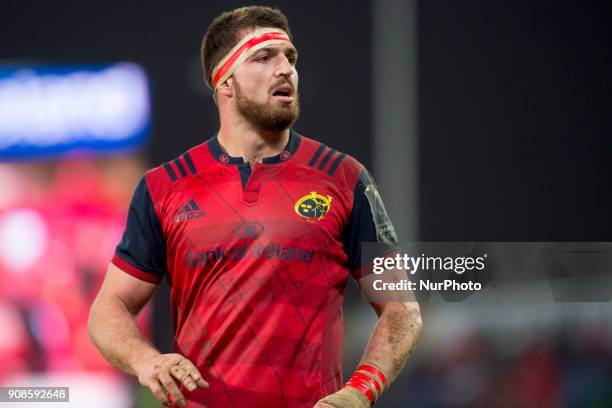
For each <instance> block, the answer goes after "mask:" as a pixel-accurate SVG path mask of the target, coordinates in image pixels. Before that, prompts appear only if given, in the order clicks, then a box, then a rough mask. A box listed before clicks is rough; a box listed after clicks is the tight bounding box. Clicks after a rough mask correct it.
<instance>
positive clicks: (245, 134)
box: [217, 123, 289, 164]
mask: <svg viewBox="0 0 612 408" xmlns="http://www.w3.org/2000/svg"><path fill="white" fill-rule="evenodd" d="M217 137H218V139H219V144H220V145H221V147H223V149H224V150H225V152H226V153H227V154H228V155H230V156H232V157H242V159H243V160H244V161H245V162H248V163H251V164H253V163H256V162H261V161H262V159H263V158H265V157H271V156H275V155H277V154H279V153H280V152H282V150H283V149H284V148H285V146H286V145H287V143H288V141H289V129H285V130H282V131H280V132H275V131H266V130H262V129H256V128H253V126H250V125H249V124H247V123H234V124H232V125H227V126H224V124H223V123H221V127H220V129H219V134H218V136H217Z"/></svg>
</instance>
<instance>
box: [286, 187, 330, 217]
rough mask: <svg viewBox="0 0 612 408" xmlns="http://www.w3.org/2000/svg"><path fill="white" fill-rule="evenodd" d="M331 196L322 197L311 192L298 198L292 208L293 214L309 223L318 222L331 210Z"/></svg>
mask: <svg viewBox="0 0 612 408" xmlns="http://www.w3.org/2000/svg"><path fill="white" fill-rule="evenodd" d="M331 202H332V198H331V196H327V197H326V196H324V195H321V194H317V193H316V192H315V191H312V192H311V193H310V194H307V195H305V196H304V197H302V198H300V199H299V200H298V201H297V202H296V203H295V206H294V207H293V209H294V211H295V213H296V214H297V215H299V216H300V217H302V218H306V219H307V220H309V221H319V220H321V219H323V218H324V217H325V215H326V214H327V213H328V212H329V210H330V208H331Z"/></svg>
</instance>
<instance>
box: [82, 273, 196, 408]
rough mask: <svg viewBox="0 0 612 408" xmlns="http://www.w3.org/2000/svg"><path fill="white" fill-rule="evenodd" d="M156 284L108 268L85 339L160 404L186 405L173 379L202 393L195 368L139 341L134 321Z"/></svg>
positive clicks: (172, 354)
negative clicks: (88, 338)
mask: <svg viewBox="0 0 612 408" xmlns="http://www.w3.org/2000/svg"><path fill="white" fill-rule="evenodd" d="M154 291H155V285H153V284H151V283H147V282H144V281H141V280H140V279H136V278H134V277H132V276H131V275H129V274H127V273H125V272H123V271H122V270H120V269H119V268H117V267H116V266H114V265H113V264H111V265H110V266H109V268H108V272H107V273H106V278H105V279H104V283H103V284H102V288H101V289H100V292H99V293H98V296H97V298H96V300H95V301H94V303H93V305H92V306H91V311H90V313H89V323H88V329H89V337H90V338H91V340H92V341H93V343H94V344H95V345H96V347H97V348H98V350H100V352H101V353H102V355H103V356H104V357H105V358H106V359H107V360H108V361H109V362H110V363H111V364H112V365H114V366H115V367H117V368H119V369H121V370H123V371H125V372H127V373H129V374H132V375H135V376H137V377H138V380H139V381H140V383H141V384H142V385H144V386H146V387H148V388H149V389H150V390H151V392H153V394H154V395H155V397H156V398H157V399H158V400H159V401H160V402H161V403H162V404H163V405H164V406H171V405H172V401H171V399H172V400H174V401H175V402H178V403H179V405H181V406H184V405H185V397H184V396H183V394H182V393H181V391H180V390H179V388H178V387H177V385H176V383H175V380H178V381H179V382H181V383H182V384H183V385H184V386H185V387H186V388H187V389H188V390H189V391H194V390H195V389H196V388H197V387H201V388H207V387H208V383H207V382H206V381H204V379H203V378H202V376H201V374H200V372H199V371H198V369H197V368H196V367H195V365H194V364H193V363H192V362H191V361H189V360H188V359H187V358H185V357H184V356H182V355H180V354H176V353H171V354H161V353H160V352H159V351H157V350H156V349H155V347H153V346H152V345H151V343H149V341H148V340H147V339H146V338H145V337H144V336H143V334H142V332H141V331H140V329H139V328H138V326H137V325H136V322H135V320H134V319H135V317H136V316H137V315H138V313H139V312H140V310H141V309H142V307H143V306H144V305H145V304H146V303H147V302H148V301H149V300H150V299H151V296H152V295H153V292H154Z"/></svg>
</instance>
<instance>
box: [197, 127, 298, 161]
mask: <svg viewBox="0 0 612 408" xmlns="http://www.w3.org/2000/svg"><path fill="white" fill-rule="evenodd" d="M299 146H300V135H299V134H298V133H297V132H295V131H294V130H293V129H291V130H290V131H289V141H288V142H287V146H285V148H284V149H283V151H282V152H280V153H279V154H277V155H275V156H271V157H264V158H263V159H262V160H261V162H262V163H264V164H277V163H282V162H284V161H287V160H289V159H290V158H291V157H293V155H294V154H295V152H296V151H297V149H298V147H299ZM208 148H209V150H210V154H211V155H212V156H213V157H214V158H215V159H216V160H217V161H219V162H221V163H223V164H243V163H244V160H242V157H233V156H230V155H228V154H227V153H226V152H225V150H223V148H222V147H221V145H220V144H219V139H218V137H217V135H215V136H213V137H211V138H210V139H208Z"/></svg>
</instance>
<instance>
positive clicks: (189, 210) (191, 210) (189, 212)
mask: <svg viewBox="0 0 612 408" xmlns="http://www.w3.org/2000/svg"><path fill="white" fill-rule="evenodd" d="M203 216H204V211H202V210H200V207H198V204H197V203H196V202H195V201H194V200H193V199H191V200H189V202H188V203H187V204H185V205H183V207H182V208H180V209H179V210H178V212H177V213H176V218H175V219H174V222H175V223H177V222H181V221H185V220H191V219H194V218H202V217H203Z"/></svg>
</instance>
